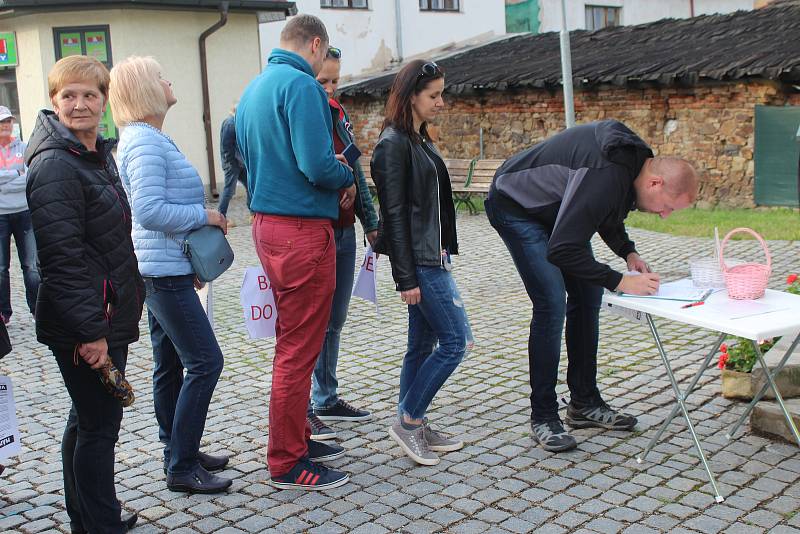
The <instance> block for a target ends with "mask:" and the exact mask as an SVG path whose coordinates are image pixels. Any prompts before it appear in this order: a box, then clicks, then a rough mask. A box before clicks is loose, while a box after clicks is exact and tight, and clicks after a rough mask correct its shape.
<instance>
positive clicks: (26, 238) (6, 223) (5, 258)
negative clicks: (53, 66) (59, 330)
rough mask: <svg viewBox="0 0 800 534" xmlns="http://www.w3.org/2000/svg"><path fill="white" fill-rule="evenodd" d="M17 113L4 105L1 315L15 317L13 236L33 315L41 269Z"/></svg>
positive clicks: (0, 119) (0, 120) (0, 129)
mask: <svg viewBox="0 0 800 534" xmlns="http://www.w3.org/2000/svg"><path fill="white" fill-rule="evenodd" d="M13 129H14V116H13V115H12V114H11V111H10V110H9V109H8V108H7V107H5V106H0V319H2V321H3V323H5V324H8V323H9V321H11V313H12V310H11V284H10V275H9V268H10V266H11V237H12V236H13V237H14V242H15V243H16V245H17V255H18V256H19V263H20V265H21V266H22V280H23V281H24V283H25V297H26V299H27V302H28V310H29V311H30V312H31V315H35V313H36V294H37V293H38V291H39V283H40V281H41V279H40V277H39V269H38V268H37V267H36V240H35V239H34V237H33V227H32V226H31V212H30V211H29V210H28V203H27V201H26V200H25V186H26V185H27V183H28V177H27V173H26V170H25V161H24V159H23V154H24V153H25V143H23V142H22V141H21V140H20V139H16V138H14V137H13V136H12V135H11V132H12V131H13Z"/></svg>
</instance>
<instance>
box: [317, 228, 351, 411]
mask: <svg viewBox="0 0 800 534" xmlns="http://www.w3.org/2000/svg"><path fill="white" fill-rule="evenodd" d="M333 236H334V238H335V239H336V291H335V292H334V293H333V302H332V303H331V318H330V320H329V321H328V328H327V329H326V330H325V341H324V342H323V344H322V351H321V352H320V353H319V357H318V358H317V364H316V366H315V367H314V374H313V375H312V381H311V402H312V404H313V405H314V407H315V408H317V409H320V408H330V407H332V406H334V405H335V404H336V403H337V402H338V401H339V397H338V395H337V394H336V389H337V388H338V387H339V382H338V380H336V363H337V362H338V361H339V339H340V338H341V335H342V328H343V327H344V322H345V321H346V320H347V308H348V307H349V306H350V295H351V294H352V292H353V276H354V272H353V268H354V266H355V262H356V229H355V227H354V226H350V227H348V228H336V227H334V229H333Z"/></svg>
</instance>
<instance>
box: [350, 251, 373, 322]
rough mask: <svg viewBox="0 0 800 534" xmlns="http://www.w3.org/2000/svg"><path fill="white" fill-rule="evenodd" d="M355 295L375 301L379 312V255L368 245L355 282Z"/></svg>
mask: <svg viewBox="0 0 800 534" xmlns="http://www.w3.org/2000/svg"><path fill="white" fill-rule="evenodd" d="M352 295H353V296H354V297H361V298H362V299H364V300H368V301H370V302H373V303H375V312H376V313H378V311H379V310H378V255H377V254H375V253H374V252H373V251H372V247H371V246H369V245H367V251H366V252H365V253H364V261H363V262H362V263H361V269H359V271H358V276H357V277H356V281H355V284H353V293H352Z"/></svg>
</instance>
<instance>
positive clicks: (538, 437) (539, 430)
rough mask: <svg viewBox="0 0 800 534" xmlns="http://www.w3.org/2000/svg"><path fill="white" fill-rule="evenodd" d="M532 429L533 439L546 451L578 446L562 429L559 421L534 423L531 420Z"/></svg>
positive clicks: (558, 450)
mask: <svg viewBox="0 0 800 534" xmlns="http://www.w3.org/2000/svg"><path fill="white" fill-rule="evenodd" d="M531 430H532V431H533V441H535V442H536V443H538V444H539V445H541V446H542V448H543V449H544V450H546V451H551V452H560V451H568V450H570V449H574V448H575V447H577V446H578V442H577V441H575V438H573V437H572V436H570V435H569V433H568V432H567V431H566V430H564V425H562V424H561V421H558V420H556V421H547V422H546V423H534V422H533V421H531Z"/></svg>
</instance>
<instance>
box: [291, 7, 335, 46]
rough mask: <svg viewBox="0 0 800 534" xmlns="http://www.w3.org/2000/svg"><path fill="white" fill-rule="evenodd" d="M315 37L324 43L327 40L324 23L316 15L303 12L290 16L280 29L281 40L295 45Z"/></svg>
mask: <svg viewBox="0 0 800 534" xmlns="http://www.w3.org/2000/svg"><path fill="white" fill-rule="evenodd" d="M316 37H319V38H320V40H321V41H322V42H323V43H325V44H328V42H329V40H328V30H327V29H325V24H324V23H323V22H322V21H321V20H320V19H319V18H318V17H315V16H314V15H307V14H305V13H303V14H300V15H297V16H296V17H292V18H291V20H289V22H287V23H286V26H284V27H283V30H282V31H281V42H288V43H293V44H296V45H304V44H306V43H308V42H309V41H312V40H313V39H314V38H316Z"/></svg>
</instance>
